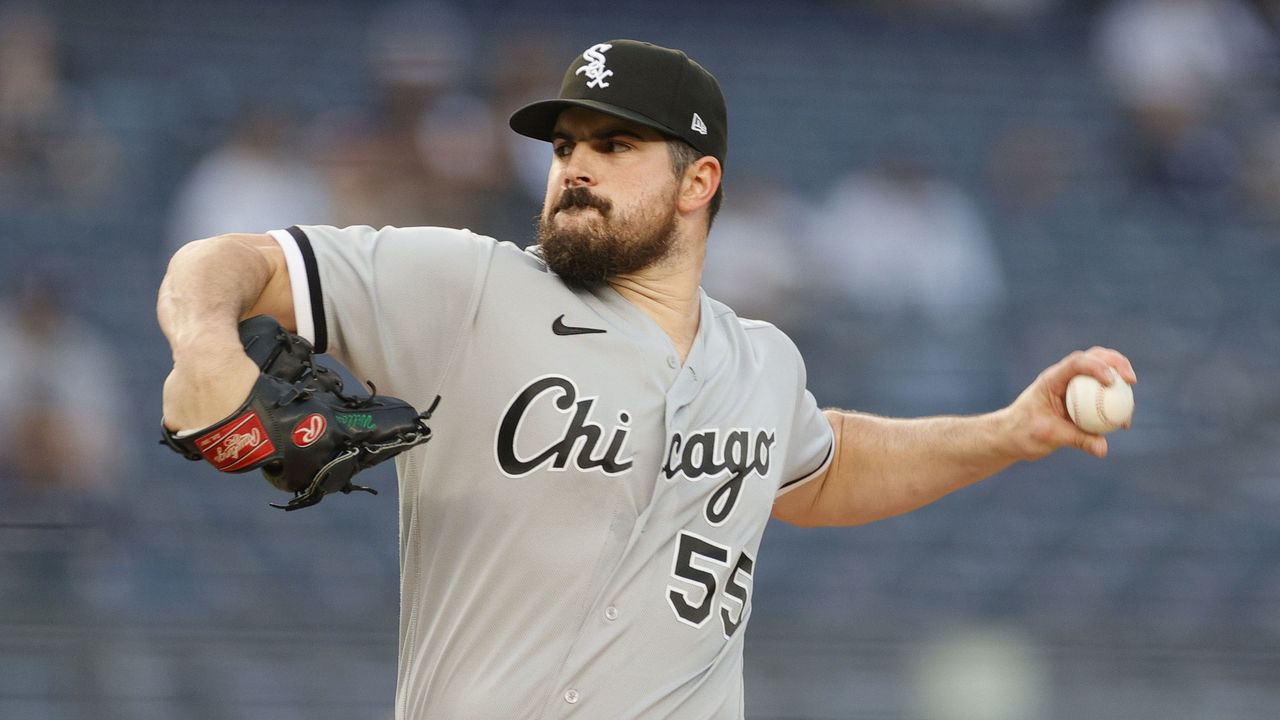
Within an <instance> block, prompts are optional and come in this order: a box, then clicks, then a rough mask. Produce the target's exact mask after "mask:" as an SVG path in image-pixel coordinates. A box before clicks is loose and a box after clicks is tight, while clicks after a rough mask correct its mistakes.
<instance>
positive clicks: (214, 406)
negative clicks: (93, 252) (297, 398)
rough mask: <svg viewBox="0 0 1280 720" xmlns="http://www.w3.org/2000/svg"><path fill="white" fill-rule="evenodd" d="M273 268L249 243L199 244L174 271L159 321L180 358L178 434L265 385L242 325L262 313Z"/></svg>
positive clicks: (159, 305) (169, 396)
mask: <svg viewBox="0 0 1280 720" xmlns="http://www.w3.org/2000/svg"><path fill="white" fill-rule="evenodd" d="M276 276H277V273H276V272H275V269H274V268H273V265H272V263H271V261H270V260H269V259H268V258H267V256H265V255H264V254H263V252H262V251H261V249H260V247H258V246H255V244H254V243H253V242H252V241H251V239H250V237H248V236H222V237H217V238H211V239H208V240H201V241H198V242H194V243H191V244H189V245H187V246H185V247H183V248H182V249H181V250H179V251H178V252H177V253H176V254H175V255H174V256H173V258H172V260H171V261H170V263H169V268H168V271H167V272H166V273H165V277H164V280H163V281H162V282H161V285H160V292H159V295H158V298H157V300H156V316H157V319H158V320H159V323H160V328H161V330H162V331H163V332H164V334H165V337H166V338H167V339H168V340H169V345H170V348H171V350H172V352H173V372H172V373H170V375H169V378H168V379H167V380H166V381H165V386H164V417H165V423H166V424H167V425H168V426H169V427H170V428H171V429H175V430H176V429H190V428H197V427H203V426H205V425H208V424H210V423H213V422H216V421H218V420H220V419H221V418H223V417H225V416H226V414H228V413H230V412H231V411H233V410H234V409H235V408H236V407H238V406H239V404H240V401H242V400H243V398H244V397H245V396H246V395H247V394H248V390H249V387H251V386H252V384H253V382H254V381H255V380H256V379H257V374H258V373H257V366H256V365H255V364H254V363H253V361H251V360H250V359H249V358H248V356H247V355H245V353H244V350H243V348H242V346H241V344H240V337H239V332H238V330H237V325H238V323H239V321H240V319H241V318H243V317H245V316H246V315H248V314H249V313H251V312H253V310H254V309H255V308H256V307H257V306H258V305H259V303H260V301H261V298H262V297H263V296H264V294H265V292H266V290H267V289H268V287H269V286H270V285H271V284H272V282H273V278H274V277H276Z"/></svg>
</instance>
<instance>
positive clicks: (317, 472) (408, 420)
mask: <svg viewBox="0 0 1280 720" xmlns="http://www.w3.org/2000/svg"><path fill="white" fill-rule="evenodd" d="M240 341H241V343H242V344H243V345H244V350H245V353H246V354H248V355H249V357H250V358H251V359H253V360H254V361H255V362H257V363H258V367H259V368H260V369H261V370H262V373H261V374H260V375H259V376H258V381H257V383H255V384H254V386H253V389H252V390H251V391H250V392H249V397H248V398H247V399H246V400H245V402H244V404H243V405H241V406H240V408H239V409H238V410H236V411H235V412H233V413H231V414H230V415H229V416H227V418H225V419H224V420H222V421H220V422H217V423H214V424H213V425H210V426H209V427H207V428H204V429H202V430H197V431H194V432H185V433H182V434H180V435H179V434H176V433H173V432H170V431H169V430H168V428H164V427H163V425H162V426H161V429H162V430H163V432H164V437H163V439H162V440H161V442H162V444H165V445H168V446H169V447H170V448H172V449H173V450H175V451H177V452H178V453H180V454H181V455H183V456H184V457H186V458H187V459H189V460H207V461H208V462H209V463H211V464H212V465H213V466H214V467H215V468H217V469H218V470H220V471H222V472H228V473H241V472H247V471H249V470H255V469H260V470H262V474H263V476H265V477H266V479H267V481H268V482H270V483H271V484H272V485H274V486H276V487H277V488H279V489H281V490H285V491H287V492H292V493H294V497H293V499H291V500H290V501H289V502H288V503H286V504H284V505H278V504H275V503H272V506H273V507H278V508H283V509H284V510H297V509H299V508H304V507H309V506H311V505H315V504H316V503H318V502H320V501H321V500H322V499H324V496H325V495H328V494H329V493H333V492H342V493H350V492H351V491H353V490H363V491H365V492H370V493H373V494H375V495H376V494H377V491H376V490H374V489H372V488H368V487H364V486H361V485H355V484H353V483H352V482H351V477H352V476H353V475H355V474H356V473H358V472H360V471H362V470H365V469H368V468H370V467H373V466H374V465H377V464H378V463H380V462H382V461H383V460H386V459H388V458H391V457H394V456H395V455H398V454H399V453H401V452H404V451H405V450H408V449H409V448H411V447H414V446H416V445H421V444H422V443H425V442H426V441H428V440H430V439H431V429H430V428H428V427H427V425H426V422H425V421H426V419H427V418H429V417H431V413H432V411H433V410H434V409H435V407H436V404H437V403H439V401H440V398H439V397H437V398H436V399H435V402H433V403H432V404H431V407H430V408H429V409H428V410H427V411H426V412H423V413H419V412H418V411H417V410H415V409H414V408H413V407H412V406H411V405H409V404H408V403H407V402H405V401H403V400H400V399H398V398H394V397H389V396H386V395H378V394H376V393H377V390H376V389H375V388H374V387H373V384H372V383H370V384H369V388H370V391H371V394H370V395H369V396H368V397H363V398H360V397H354V396H351V395H346V394H344V393H343V392H342V378H341V377H340V376H339V375H338V373H336V372H334V371H333V370H331V369H329V368H327V367H324V366H323V365H318V364H316V363H315V362H314V352H313V349H312V346H311V344H310V343H309V342H307V341H306V340H305V339H303V338H301V337H299V336H297V335H294V334H293V333H291V332H289V331H287V330H285V329H284V328H283V327H281V326H280V324H279V323H277V322H276V321H275V319H273V318H271V317H270V316H267V315H259V316H257V317H253V318H249V319H248V320H245V321H243V322H241V323H240Z"/></svg>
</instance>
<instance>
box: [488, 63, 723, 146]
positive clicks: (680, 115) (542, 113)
mask: <svg viewBox="0 0 1280 720" xmlns="http://www.w3.org/2000/svg"><path fill="white" fill-rule="evenodd" d="M569 107H584V108H590V109H592V110H598V111H600V112H602V113H606V114H609V115H613V116H615V117H620V118H623V119H625V120H630V121H632V122H636V123H639V124H641V125H645V126H648V127H651V128H653V129H655V130H658V131H660V132H662V133H664V134H666V135H670V136H672V137H677V138H680V139H681V140H684V141H685V142H687V143H689V144H690V145H692V146H693V147H694V148H695V149H697V150H698V151H699V152H701V153H702V154H704V155H710V156H712V157H714V158H716V159H717V160H719V161H720V163H721V164H724V156H725V153H726V151H727V150H728V147H729V120H728V117H727V113H726V112H725V106H724V95H723V94H722V93H721V92H720V83H718V82H716V79H715V77H713V76H712V75H711V73H709V72H707V71H706V70H705V69H704V68H703V67H702V66H701V65H699V64H698V63H696V62H694V61H693V60H691V59H689V56H688V55H685V54H684V53H683V52H681V51H679V50H672V49H670V48H664V47H660V46H658V45H653V44H651V43H647V42H639V41H636V40H610V41H608V42H603V43H597V44H595V45H592V46H591V47H589V48H587V49H586V51H584V52H583V53H582V54H581V55H579V56H578V57H577V59H575V60H574V61H573V63H572V64H571V65H569V69H568V70H566V71H565V73H564V80H563V81H562V82H561V83H560V96H559V97H558V98H557V99H555V100H543V101H541V102H536V103H533V104H531V105H526V106H524V107H522V108H520V109H519V110H517V111H516V112H515V113H513V114H512V115H511V119H510V121H509V124H510V125H511V129H512V130H515V131H516V132H518V133H520V134H521V135H527V136H529V137H531V138H536V139H538V140H548V141H549V140H551V132H552V130H554V129H555V124H556V118H558V117H559V116H560V113H561V111H563V110H564V109H565V108H569Z"/></svg>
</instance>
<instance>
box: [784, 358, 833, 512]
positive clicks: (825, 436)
mask: <svg viewBox="0 0 1280 720" xmlns="http://www.w3.org/2000/svg"><path fill="white" fill-rule="evenodd" d="M791 347H792V350H793V351H794V352H795V357H796V362H797V363H799V376H800V383H799V387H800V390H799V391H798V392H797V395H796V404H795V409H794V412H793V414H792V418H791V439H790V442H789V443H788V445H789V447H788V450H787V458H786V464H785V465H784V466H783V469H784V474H783V476H782V484H781V485H780V486H779V487H778V493H777V494H778V496H782V495H784V494H786V493H788V492H790V491H792V490H794V489H796V488H798V487H800V486H801V485H803V484H805V483H806V482H808V481H810V480H812V479H813V478H815V477H817V476H819V475H821V474H822V473H823V472H825V471H826V469H827V467H828V466H830V465H831V459H832V458H833V457H835V442H836V439H835V431H834V430H833V429H832V428H831V423H830V422H829V421H828V420H827V417H826V415H823V414H822V410H820V409H819V408H818V401H817V399H816V398H814V396H813V393H811V392H809V390H807V389H805V383H806V381H807V374H806V372H805V367H804V360H803V359H802V358H801V357H800V352H799V350H796V349H795V346H794V345H793V346H791Z"/></svg>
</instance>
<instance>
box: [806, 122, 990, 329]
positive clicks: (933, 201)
mask: <svg viewBox="0 0 1280 720" xmlns="http://www.w3.org/2000/svg"><path fill="white" fill-rule="evenodd" d="M814 229H815V232H814V237H815V239H816V241H817V242H818V243H819V250H820V252H821V256H822V258H823V266H824V267H825V268H826V270H827V271H828V277H827V278H826V280H827V281H828V282H829V283H830V284H831V285H832V286H833V288H834V289H835V291H836V292H838V293H840V294H841V295H843V296H845V298H847V299H848V301H849V302H850V303H851V305H852V307H853V308H854V309H855V310H857V311H858V312H859V313H862V314H867V315H872V316H877V317H882V318H889V319H894V318H908V317H911V316H916V317H918V318H919V319H921V320H923V321H924V322H926V323H928V324H929V325H930V326H932V327H934V328H936V329H939V330H941V329H947V328H956V327H958V326H959V327H963V326H965V325H969V324H974V323H980V322H983V321H985V320H987V319H988V318H989V317H991V316H992V315H993V314H994V313H995V312H996V311H997V310H998V309H999V308H1000V306H1001V304H1002V303H1003V301H1004V299H1005V298H1004V295H1005V283H1004V276H1003V271H1002V269H1001V267H1000V263H999V258H998V257H997V254H996V249H995V246H994V244H993V243H992V241H991V238H990V236H989V234H988V230H987V225H986V221H985V219H984V218H983V216H982V214H981V212H980V211H979V210H978V207H977V205H976V204H975V203H974V202H973V200H972V199H971V198H970V197H969V196H968V194H966V193H965V192H964V191H963V190H962V189H961V188H960V187H958V186H957V185H955V184H954V183H952V182H950V181H948V180H946V179H945V178H942V177H940V176H939V175H937V174H936V173H935V171H934V170H933V169H932V167H931V160H930V159H929V158H928V157H927V151H926V150H925V148H924V146H923V145H921V144H916V143H914V142H912V141H907V142H905V143H904V142H900V141H898V142H895V143H893V144H892V145H891V147H890V148H889V149H888V150H887V152H885V153H884V154H883V155H882V156H881V159H880V161H879V162H878V164H877V165H876V166H875V167H873V168H871V169H869V170H867V171H865V172H855V173H852V174H850V175H847V176H845V177H844V178H841V179H839V180H837V181H836V183H835V185H834V187H833V188H832V189H831V191H830V193H829V194H828V195H827V198H826V201H825V203H824V204H823V205H822V206H821V208H820V209H819V210H818V214H817V220H816V223H815V228H814Z"/></svg>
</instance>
